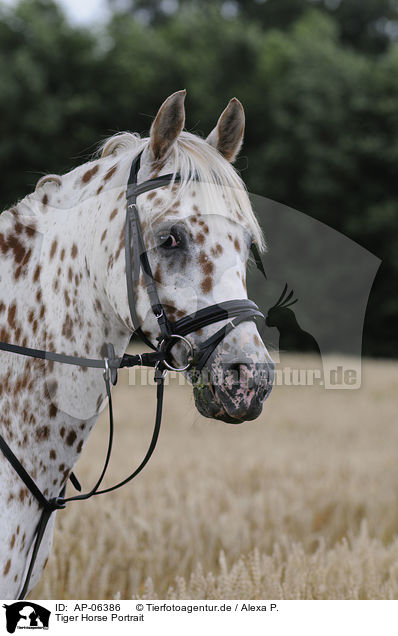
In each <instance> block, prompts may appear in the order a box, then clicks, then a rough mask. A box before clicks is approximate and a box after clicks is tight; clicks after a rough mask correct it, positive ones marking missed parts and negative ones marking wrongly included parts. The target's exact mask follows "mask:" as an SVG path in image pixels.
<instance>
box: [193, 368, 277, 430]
mask: <svg viewBox="0 0 398 636" xmlns="http://www.w3.org/2000/svg"><path fill="white" fill-rule="evenodd" d="M273 379H274V364H273V362H272V361H268V362H267V363H248V362H244V363H239V362H238V363H235V364H232V365H229V366H228V367H227V368H225V369H223V368H219V367H218V368H214V367H212V369H211V371H210V374H209V378H208V381H207V382H203V381H202V382H194V383H193V391H194V397H195V403H196V407H197V409H198V411H199V413H201V415H204V416H205V417H210V418H214V419H217V420H222V421H224V422H228V423H231V424H240V423H241V422H245V421H248V420H255V419H256V418H257V417H258V416H259V415H260V413H261V411H262V408H263V403H264V401H265V400H266V398H267V397H268V396H269V394H270V393H271V390H272V385H273Z"/></svg>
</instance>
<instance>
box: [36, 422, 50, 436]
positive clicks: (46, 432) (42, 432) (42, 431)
mask: <svg viewBox="0 0 398 636" xmlns="http://www.w3.org/2000/svg"><path fill="white" fill-rule="evenodd" d="M50 417H51V416H50ZM49 436H50V429H49V428H48V426H40V428H38V429H37V431H36V440H37V441H38V442H41V441H43V440H45V439H48V438H49Z"/></svg>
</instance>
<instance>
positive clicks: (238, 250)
mask: <svg viewBox="0 0 398 636" xmlns="http://www.w3.org/2000/svg"><path fill="white" fill-rule="evenodd" d="M234 246H235V249H236V251H237V252H240V243H239V241H238V239H237V238H236V239H235V240H234Z"/></svg>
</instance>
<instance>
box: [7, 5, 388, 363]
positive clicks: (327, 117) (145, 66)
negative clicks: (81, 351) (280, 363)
mask: <svg viewBox="0 0 398 636" xmlns="http://www.w3.org/2000/svg"><path fill="white" fill-rule="evenodd" d="M125 5H126V10H125V11H123V12H121V11H119V12H115V14H114V15H113V17H112V19H111V21H110V23H109V24H108V25H105V26H104V27H103V30H102V32H101V31H93V30H89V29H83V28H77V27H74V26H71V25H70V24H69V23H68V22H67V20H66V19H65V16H64V15H63V13H62V12H61V10H60V9H59V8H58V7H57V6H56V5H55V4H54V2H52V0H22V1H21V2H20V3H19V5H18V6H17V7H16V8H15V9H12V10H6V9H2V10H1V12H0V79H1V81H0V114H1V117H0V162H1V166H2V175H3V188H2V195H1V196H2V201H1V203H2V207H5V206H10V205H11V204H12V203H13V202H14V201H15V200H17V199H18V198H21V197H22V196H24V195H25V194H26V193H27V192H29V191H31V189H32V187H33V185H34V184H35V182H36V181H37V178H38V176H40V175H41V174H43V173H46V172H60V173H62V172H64V171H66V170H68V169H71V168H72V167H73V166H74V165H76V164H78V163H82V162H83V161H84V160H86V159H87V156H88V155H89V154H90V153H91V152H92V151H93V150H94V149H95V145H96V144H97V143H98V142H99V141H100V140H101V139H103V138H104V137H106V136H108V135H109V134H112V133H113V132H115V131H117V130H137V131H139V132H145V131H146V130H147V129H148V128H149V126H150V123H151V120H152V117H153V115H154V114H155V113H156V110H157V108H158V106H159V104H160V102H161V101H162V100H163V99H164V98H165V97H166V96H167V95H168V94H170V93H171V92H173V91H175V90H178V89H181V88H186V89H187V91H188V96H187V101H188V104H187V106H188V107H187V115H188V121H187V128H188V129H189V130H192V131H194V132H198V133H200V134H203V135H207V134H208V132H209V131H210V130H211V129H212V128H213V126H214V124H215V121H216V119H217V117H218V115H219V113H220V112H221V110H222V109H223V108H224V107H225V105H226V103H227V101H228V99H229V98H230V97H232V96H234V95H236V96H237V97H239V98H240V99H241V100H242V102H243V103H244V106H245V110H246V115H247V131H246V137H245V145H244V150H243V156H242V157H241V158H240V159H238V163H237V165H238V168H240V169H242V170H243V169H245V168H246V167H247V163H249V169H247V170H246V169H245V170H244V173H243V176H244V177H245V180H246V183H247V185H248V187H249V189H250V190H251V191H253V192H256V193H257V194H262V195H265V196H267V197H269V198H271V199H275V200H277V201H280V202H282V203H286V204H287V205H289V206H291V207H293V208H296V209H299V210H302V211H303V212H306V213H307V214H310V215H313V216H314V217H316V218H318V219H319V220H321V221H324V222H326V223H328V224H330V225H331V226H332V227H334V228H336V229H338V230H340V231H342V232H344V233H346V234H347V235H348V236H349V237H350V238H352V239H354V240H356V241H358V242H359V243H361V244H362V245H364V246H365V247H367V248H368V249H370V250H371V251H373V252H374V253H375V254H376V255H377V256H379V257H380V258H382V259H383V261H384V262H383V266H382V268H381V271H380V273H379V276H378V279H377V284H376V285H375V288H374V292H373V294H372V298H371V302H370V305H369V311H368V318H367V320H368V322H367V331H366V352H367V353H374V354H380V355H397V354H398V335H397V332H396V329H395V325H396V319H397V315H398V300H397V299H396V295H395V297H394V294H393V291H394V288H393V286H392V281H393V280H395V286H396V280H397V278H398V249H397V248H398V245H397V242H398V239H397V238H396V237H397V236H398V214H397V185H396V183H397V180H396V172H397V160H398V108H397V105H398V46H397V45H395V44H394V42H392V41H390V40H389V38H388V30H389V29H388V27H389V28H390V27H392V26H393V25H394V22H392V21H394V20H396V19H397V8H396V6H395V3H392V2H390V1H389V0H377V1H376V0H364V1H363V2H361V3H358V2H357V0H342V1H341V2H335V3H333V6H332V3H331V2H330V0H329V2H328V3H326V1H325V3H324V2H323V1H322V0H307V1H305V0H268V2H260V1H259V0H247V1H245V2H244V1H243V0H236V2H234V3H232V2H228V3H226V2H221V1H220V0H218V1H216V2H209V1H207V0H180V2H179V3H175V4H174V5H173V4H172V3H171V4H170V3H168V4H167V3H164V2H162V3H161V2H160V0H159V1H158V0H152V2H150V3H148V2H138V1H136V2H135V3H131V2H126V3H125ZM173 6H174V7H178V11H175V10H174V11H173V10H171V9H173ZM165 7H168V11H165V9H164V8H165ZM170 8H171V9H170ZM143 10H145V11H146V13H145V11H144V13H143ZM353 16H354V17H353ZM350 25H351V26H350ZM383 25H384V26H383ZM350 29H351V30H350ZM390 30H391V29H390ZM82 153H83V154H82ZM380 333H381V334H382V337H380Z"/></svg>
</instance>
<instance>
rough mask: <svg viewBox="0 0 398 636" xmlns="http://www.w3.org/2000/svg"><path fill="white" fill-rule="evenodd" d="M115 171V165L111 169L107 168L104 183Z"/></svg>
mask: <svg viewBox="0 0 398 636" xmlns="http://www.w3.org/2000/svg"><path fill="white" fill-rule="evenodd" d="M116 170H117V165H115V166H112V168H109V170H108V172H107V173H106V175H105V177H104V181H108V179H110V178H111V177H112V176H113V175H114V174H115V172H116Z"/></svg>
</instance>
